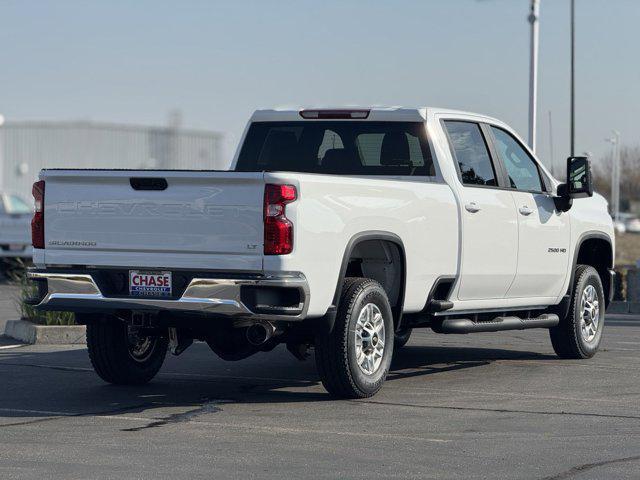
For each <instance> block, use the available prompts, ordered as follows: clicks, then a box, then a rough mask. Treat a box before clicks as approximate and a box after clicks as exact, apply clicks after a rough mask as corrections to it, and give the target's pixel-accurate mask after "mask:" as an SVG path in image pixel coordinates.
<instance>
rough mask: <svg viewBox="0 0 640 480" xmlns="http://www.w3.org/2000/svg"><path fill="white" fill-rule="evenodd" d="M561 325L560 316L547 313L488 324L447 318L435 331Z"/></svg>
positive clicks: (491, 321) (487, 322)
mask: <svg viewBox="0 0 640 480" xmlns="http://www.w3.org/2000/svg"><path fill="white" fill-rule="evenodd" d="M558 323H560V318H559V317H558V315H555V314H553V313H545V314H543V315H540V316H539V317H535V318H520V317H496V318H494V319H493V320H489V321H486V322H482V321H480V322H477V321H476V322H474V321H473V320H471V319H469V318H445V319H444V320H442V323H441V324H440V325H438V326H437V327H436V326H435V325H434V327H433V330H435V331H436V332H438V333H477V332H502V331H505V330H526V329H529V328H551V327H555V326H556V325H558Z"/></svg>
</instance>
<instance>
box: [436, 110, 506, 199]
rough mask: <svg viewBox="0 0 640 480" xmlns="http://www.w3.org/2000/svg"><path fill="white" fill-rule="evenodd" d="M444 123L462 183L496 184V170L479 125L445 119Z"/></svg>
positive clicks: (493, 185)
mask: <svg viewBox="0 0 640 480" xmlns="http://www.w3.org/2000/svg"><path fill="white" fill-rule="evenodd" d="M444 124H445V127H446V129H447V133H448V134H449V140H450V142H451V149H452V150H453V153H454V156H455V161H456V162H457V163H458V169H459V171H460V179H461V181H462V183H463V184H464V185H484V186H492V187H495V186H497V185H498V182H497V177H496V171H495V168H494V166H493V162H492V161H491V156H490V155H489V149H488V147H487V143H486V142H485V139H484V135H483V134H482V130H480V125H478V124H477V123H475V122H464V121H458V120H446V121H445V122H444Z"/></svg>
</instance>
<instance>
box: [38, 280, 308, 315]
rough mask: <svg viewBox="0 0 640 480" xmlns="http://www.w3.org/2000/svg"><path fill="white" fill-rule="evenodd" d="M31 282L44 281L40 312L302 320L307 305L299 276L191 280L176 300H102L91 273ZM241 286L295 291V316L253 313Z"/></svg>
mask: <svg viewBox="0 0 640 480" xmlns="http://www.w3.org/2000/svg"><path fill="white" fill-rule="evenodd" d="M27 275H28V277H29V278H30V279H32V280H46V281H47V294H46V295H45V296H44V297H43V299H42V301H41V302H40V303H38V304H37V305H35V308H37V309H40V310H70V311H74V310H79V309H93V310H119V309H123V310H170V311H183V312H200V313H207V314H212V315H221V316H228V317H251V318H255V319H256V320H257V319H262V320H288V321H296V320H302V319H304V318H305V317H306V313H307V309H308V306H309V286H308V284H307V280H306V278H305V277H304V275H303V274H301V273H294V274H283V275H277V274H270V275H266V276H265V277H264V278H260V279H256V278H233V279H229V278H194V279H192V280H191V282H190V283H189V285H188V286H187V288H186V289H185V291H184V293H183V294H182V297H180V298H179V299H177V300H164V299H162V298H136V297H119V298H115V297H105V296H104V295H102V292H101V291H100V288H99V287H98V285H97V284H96V282H95V281H94V280H93V277H92V276H91V275H90V274H76V273H47V272H28V274H27ZM243 285H252V286H261V287H289V288H297V289H299V290H300V292H301V297H302V301H301V303H300V305H299V310H300V312H299V313H298V314H297V315H282V314H278V313H274V314H265V313H254V312H253V311H251V310H250V309H249V308H248V307H247V306H246V305H245V304H244V303H242V300H241V297H240V287H241V286H243Z"/></svg>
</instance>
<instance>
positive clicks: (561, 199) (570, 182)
mask: <svg viewBox="0 0 640 480" xmlns="http://www.w3.org/2000/svg"><path fill="white" fill-rule="evenodd" d="M591 196H593V183H592V181H591V162H589V159H588V158H587V157H569V158H567V183H561V184H560V185H558V189H557V195H556V197H555V198H554V202H555V204H556V208H557V209H558V211H560V212H566V211H568V210H569V209H570V208H571V206H572V205H573V199H574V198H584V197H591Z"/></svg>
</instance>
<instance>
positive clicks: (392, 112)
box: [251, 105, 502, 123]
mask: <svg viewBox="0 0 640 480" xmlns="http://www.w3.org/2000/svg"><path fill="white" fill-rule="evenodd" d="M305 110H307V111H308V110H321V111H322V110H341V111H344V110H369V115H368V117H367V118H366V120H367V121H386V122H424V121H425V120H426V119H427V110H428V111H429V113H437V114H448V115H452V116H461V115H464V116H468V115H471V116H474V117H480V118H483V119H486V120H493V121H496V122H499V123H502V122H500V121H499V120H496V119H493V118H491V117H488V116H486V115H482V114H479V113H473V112H464V111H461V110H453V109H450V108H439V107H383V106H375V107H367V106H352V105H349V106H331V107H286V108H274V109H266V110H256V111H255V112H254V113H253V115H252V116H251V121H252V122H287V121H288V122H291V121H298V120H302V117H301V116H300V112H302V111H305ZM311 120H313V119H311ZM349 120H350V119H347V121H349ZM354 120H361V119H356V118H354ZM362 120H364V119H362Z"/></svg>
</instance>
